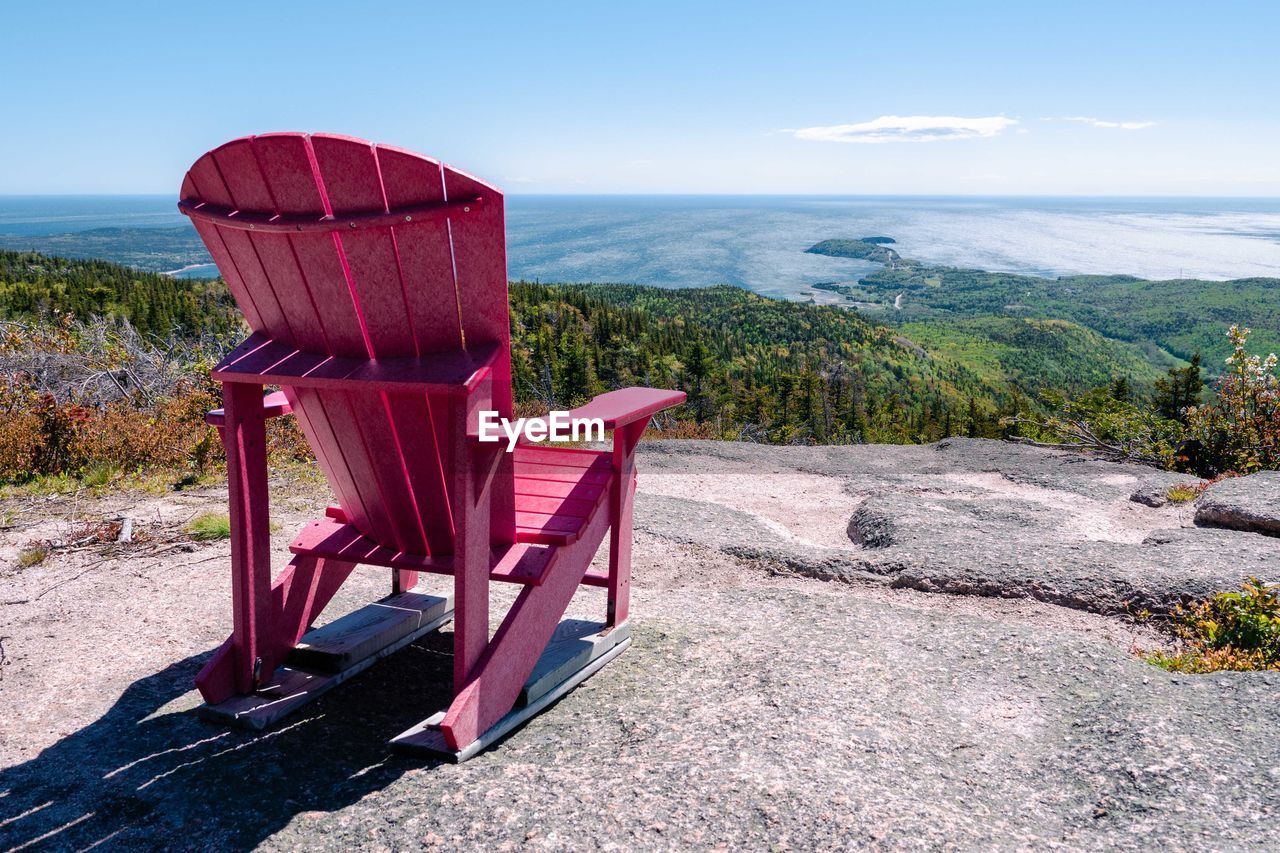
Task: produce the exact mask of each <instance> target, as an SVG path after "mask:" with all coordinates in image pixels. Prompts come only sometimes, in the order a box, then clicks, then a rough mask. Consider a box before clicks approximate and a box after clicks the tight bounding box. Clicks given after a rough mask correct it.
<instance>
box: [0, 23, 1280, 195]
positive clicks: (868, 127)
mask: <svg viewBox="0 0 1280 853" xmlns="http://www.w3.org/2000/svg"><path fill="white" fill-rule="evenodd" d="M2 20H3V22H4V27H3V34H0V81H4V85H3V88H2V89H0V91H3V92H4V96H3V98H4V108H3V114H4V116H5V119H4V122H3V124H2V125H0V193H42V192H59V193H64V192H87V193H153V192H156V193H170V192H176V190H177V187H178V183H179V180H180V178H181V175H182V172H183V171H184V169H185V167H186V166H187V165H188V164H189V163H190V162H191V161H192V160H193V159H195V157H196V156H197V155H199V154H200V153H202V152H203V151H205V150H207V149H208V148H210V147H213V146H215V145H217V144H219V143H221V142H223V141H226V140H227V139H230V138H232V137H235V136H239V135H242V134H245V133H253V132H262V131H268V130H327V131H334V132H341V133H350V134H353V135H356V136H362V137H366V138H371V139H375V140H378V141H384V142H390V143H393V144H398V145H403V146H406V147H410V148H414V149H416V150H419V151H422V152H424V153H428V154H432V155H434V156H438V157H441V158H443V159H445V160H447V161H449V162H451V163H454V164H456V165H458V166H460V167H462V168H464V169H467V170H469V171H472V172H474V173H476V174H478V175H480V176H482V177H485V178H487V179H489V180H492V181H494V182H495V183H497V184H499V185H500V186H503V187H505V188H506V189H507V190H508V191H509V192H529V193H646V192H650V193H853V194H896V193H903V194H1013V195H1017V194H1094V195H1219V196H1237V195H1255V196H1256V195H1262V196H1280V156H1277V152H1280V109H1278V108H1277V104H1280V59H1278V58H1277V57H1280V51H1278V50H1277V41H1280V3H1272V2H1256V3H1248V2H1229V0H1228V2H1218V3H1213V4H1209V3H1203V2H1201V3H1179V2H1170V1H1169V0H1165V1H1164V2H1159V3H1141V2H1131V3H1121V2H1109V3H1097V4H1089V3H1084V2H1079V3H1061V4H1049V3H1039V2H1031V1H1030V0H1023V2H1018V3H997V2H989V3H961V2H950V3H943V2H937V3H922V2H897V0H877V2H873V3H855V2H843V3H803V2H795V3H782V2H769V3H758V4H756V3H736V4H731V3H716V4H711V3H696V2H680V3H664V2H652V0H646V2H643V3H630V4H625V5H624V4H615V3H609V2H602V0H596V2H590V3H529V2H525V3H513V4H498V3H482V2H458V3H447V4H433V3H422V2H418V3H401V2H394V0H382V2H378V3H370V4H362V3H357V2H350V0H347V2H342V3H329V2H320V0H316V2H310V3H305V4H304V3H289V2H276V3H266V2H255V3H238V2H231V0H221V2H217V3H185V2H167V3H148V2H130V3H108V2H96V3H60V2H56V0H51V1H50V2H27V3H22V4H7V5H6V7H5V11H4V12H3V16H2Z"/></svg>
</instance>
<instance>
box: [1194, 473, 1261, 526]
mask: <svg viewBox="0 0 1280 853" xmlns="http://www.w3.org/2000/svg"><path fill="white" fill-rule="evenodd" d="M1198 504H1199V505H1198V506H1197V508H1196V524H1204V525H1211V526H1214V527H1229V528H1232V529H1234V530H1247V531H1250V532H1252V533H1262V534H1265V535H1267V536H1280V471H1262V472H1260V473H1257V474H1250V475H1249V476H1247V477H1234V478H1232V479H1230V480H1223V481H1221V482H1219V483H1214V484H1213V485H1212V486H1210V487H1209V489H1208V490H1207V491H1206V492H1205V493H1204V494H1203V495H1202V496H1201V497H1200V499H1199V501H1198Z"/></svg>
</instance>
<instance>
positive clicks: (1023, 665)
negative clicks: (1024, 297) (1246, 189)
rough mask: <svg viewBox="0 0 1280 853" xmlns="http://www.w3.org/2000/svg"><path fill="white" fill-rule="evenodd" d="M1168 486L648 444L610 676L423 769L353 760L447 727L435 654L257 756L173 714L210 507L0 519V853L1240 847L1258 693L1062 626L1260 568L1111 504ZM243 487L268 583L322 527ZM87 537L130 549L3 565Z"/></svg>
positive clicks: (1059, 466)
mask: <svg viewBox="0 0 1280 853" xmlns="http://www.w3.org/2000/svg"><path fill="white" fill-rule="evenodd" d="M1175 479H1177V480H1179V481H1180V480H1182V479H1185V478H1170V477H1168V476H1167V475H1164V474H1161V473H1159V472H1154V471H1149V470H1146V469H1142V468H1135V467H1130V466H1123V465H1112V464H1109V463H1101V462H1094V461H1089V460H1084V459H1081V458H1079V457H1072V456H1065V455H1059V454H1054V453H1049V452H1045V451H1039V450H1034V449H1031V448H1019V447H1009V446H1007V445H1002V444H996V443H993V442H978V441H953V442H948V443H943V444H940V445H936V446H933V447H914V448H898V447H892V448H890V447H859V448H765V447H756V446H749V445H729V444H716V443H704V442H691V443H678V442H667V443H660V442H650V443H648V444H647V445H646V446H645V450H644V452H643V456H642V459H641V475H640V491H641V494H640V498H639V501H638V508H637V528H638V532H637V534H636V543H635V557H634V559H635V583H634V590H633V595H634V603H633V617H632V627H633V636H634V638H635V640H634V645H633V647H632V648H631V649H630V650H629V651H628V652H627V653H626V654H624V655H623V656H622V657H620V658H619V659H618V660H617V661H615V662H614V663H611V664H610V665H609V666H608V667H606V668H605V669H604V670H602V671H601V672H600V673H599V674H598V675H596V676H595V677H593V678H592V679H590V680H589V681H587V682H586V683H585V684H584V685H582V686H581V687H580V688H578V689H577V690H576V691H574V692H573V693H571V694H569V695H568V696H567V697H565V698H564V699H563V700H561V701H560V702H559V703H558V704H557V705H555V706H554V707H552V708H551V709H550V710H549V711H547V712H546V713H544V714H542V715H541V716H539V717H537V718H535V719H534V720H533V721H531V722H530V723H529V724H528V725H527V726H525V727H524V728H523V729H521V730H520V731H518V732H516V733H515V734H514V735H513V736H512V737H510V738H509V739H508V740H506V741H504V742H503V743H501V744H500V745H498V746H497V747H496V748H494V749H492V750H490V751H488V752H486V753H483V754H481V755H480V756H478V757H477V758H475V759H473V760H472V761H470V762H468V763H466V764H464V765H461V766H457V767H453V766H448V765H444V766H437V765H433V764H430V763H423V762H421V761H417V760H409V759H404V758H400V757H396V756H393V755H390V754H389V753H388V751H387V749H386V746H385V741H386V739H387V738H388V737H389V736H391V735H393V734H395V733H397V732H399V731H401V730H402V729H404V728H405V727H407V726H408V725H409V724H411V723H414V722H416V721H418V720H420V719H421V718H423V717H425V716H427V715H428V714H430V713H432V712H433V711H435V710H437V709H438V708H439V707H441V706H442V705H443V703H445V702H446V701H447V698H448V674H449V671H450V666H451V661H450V657H449V648H450V645H449V641H450V639H451V635H450V634H449V633H448V631H447V630H446V631H445V632H443V633H441V634H436V635H432V636H429V637H427V638H424V639H423V640H422V641H419V642H418V643H415V644H414V645H412V646H410V647H408V648H406V649H405V650H403V651H402V652H399V653H397V654H396V655H394V656H392V657H391V658H389V659H387V660H386V661H383V662H381V663H379V664H378V665H377V666H375V667H373V668H372V669H370V670H369V671H368V672H366V673H364V674H362V675H360V676H358V677H356V678H354V679H352V680H351V681H350V682H349V683H348V684H346V685H343V686H342V687H341V688H339V689H337V690H335V691H334V692H333V693H330V694H328V695H326V696H325V697H323V698H321V699H320V700H319V701H318V702H316V703H315V704H314V705H312V706H310V707H309V708H308V709H306V710H305V711H304V712H302V713H300V714H299V715H298V716H296V717H294V718H291V720H289V721H288V722H287V723H285V724H284V725H282V726H281V727H279V728H278V729H276V730H273V731H268V732H266V733H257V734H251V733H244V732H232V731H226V730H223V729H220V728H217V727H214V726H210V725H208V724H205V723H202V722H201V721H199V720H198V719H197V718H196V717H195V715H194V714H193V713H192V709H193V708H194V707H195V705H196V704H197V703H198V697H197V696H196V695H195V694H194V692H192V691H191V689H190V687H191V680H192V678H193V677H194V675H195V673H196V672H197V671H198V669H199V668H200V666H201V665H202V664H203V663H204V661H206V660H207V659H208V656H209V654H210V653H211V651H212V649H213V648H214V647H215V646H216V644H217V643H218V642H219V641H220V640H221V639H222V637H223V636H225V631H226V628H227V623H228V621H229V616H228V603H227V602H228V601H229V583H228V578H227V571H226V558H227V546H226V543H213V544H200V545H191V546H188V545H185V544H184V545H181V546H179V547H170V546H164V547H163V548H161V549H159V550H157V546H156V543H157V542H161V541H164V540H165V536H166V531H171V530H173V529H177V528H180V526H181V524H182V523H184V522H185V520H186V519H188V518H189V517H190V516H192V515H194V514H195V513H197V512H201V511H206V510H208V509H212V508H215V507H216V506H218V505H219V503H220V502H223V501H225V491H219V490H213V489H209V490H205V491H202V492H197V493H193V494H182V495H178V496H166V497H163V498H153V497H128V496H115V497H112V498H109V499H106V500H103V501H99V502H97V503H90V504H87V505H86V503H85V502H80V503H78V504H76V505H75V506H72V504H71V502H69V501H68V502H40V501H37V500H32V501H30V502H27V503H23V504H21V505H18V506H4V507H0V510H13V511H15V517H16V518H18V519H19V522H18V526H19V529H18V530H16V531H5V532H3V533H0V537H3V538H0V560H5V561H6V562H4V564H3V566H4V567H3V568H0V589H2V590H3V592H0V599H3V601H0V638H3V640H2V641H0V647H2V648H3V650H4V652H3V655H2V656H0V660H3V664H0V849H8V848H10V847H16V846H18V845H22V844H30V843H33V842H34V846H37V847H42V848H52V849H81V848H84V847H88V846H90V845H94V844H100V845H103V846H104V847H112V848H121V847H124V848H128V847H144V848H153V847H161V846H168V847H177V848H197V847H199V848H210V847H212V848H224V849H225V848H230V849H243V848H247V847H252V846H258V845H260V846H263V847H265V848H267V849H303V848H305V849H322V850H323V849H328V850H348V849H352V848H387V849H401V848H422V847H425V848H429V849H459V848H461V849H476V850H493V849H508V848H512V847H533V848H554V849H563V848H566V847H573V848H587V849H592V848H603V847H615V848H616V847H622V848H636V847H643V848H679V849H688V848H702V847H711V846H714V845H716V844H723V845H729V846H735V847H750V848H761V847H799V848H830V847H850V846H860V845H877V846H892V847H899V846H909V847H926V848H943V847H960V848H969V849H972V848H984V849H985V848H992V847H1000V848H1008V847H1024V846H1049V845H1054V844H1060V845H1064V846H1067V847H1071V848H1081V847H1084V848H1090V849H1094V848H1111V849H1149V848H1151V847H1156V846H1171V847H1175V848H1191V847H1195V848H1241V847H1249V846H1256V847H1264V846H1268V845H1270V844H1272V843H1273V842H1274V838H1275V834H1274V833H1275V821H1276V817H1277V814H1278V810H1280V703H1277V702H1276V701H1275V699H1276V695H1277V690H1280V673H1255V674H1234V673H1232V674H1217V675H1211V676H1178V675H1170V674H1169V673H1166V672H1164V671H1162V670H1159V669H1156V668H1154V667H1152V666H1150V665H1148V664H1146V663H1145V662H1143V661H1142V660H1141V659H1140V658H1139V657H1137V656H1136V655H1135V654H1134V648H1146V649H1153V648H1157V647H1160V646H1161V645H1162V643H1163V642H1164V641H1163V639H1162V637H1161V636H1160V635H1158V634H1156V633H1154V632H1153V631H1152V630H1151V629H1149V628H1145V627H1143V626H1140V625H1135V624H1134V623H1132V622H1130V621H1128V620H1125V619H1119V618H1115V617H1113V616H1106V615H1100V613H1099V612H1086V611H1088V610H1093V611H1100V612H1106V613H1112V612H1116V611H1118V610H1120V609H1122V607H1121V605H1120V602H1121V601H1122V600H1123V599H1125V598H1126V597H1131V596H1133V595H1138V594H1141V595H1142V596H1146V599H1150V600H1152V601H1157V600H1158V601H1165V600H1172V599H1173V598H1175V597H1177V596H1179V595H1185V594H1198V591H1200V590H1206V589H1212V588H1215V587H1218V586H1221V587H1224V588H1225V587H1229V586H1233V585H1235V584H1236V583H1238V580H1239V577H1240V576H1242V574H1247V573H1250V572H1253V573H1257V572H1260V571H1261V572H1262V573H1263V574H1264V576H1265V575H1266V574H1267V572H1265V571H1263V569H1264V568H1266V566H1267V565H1270V566H1274V565H1276V563H1275V552H1274V551H1268V550H1266V549H1268V548H1274V547H1275V546H1276V545H1277V544H1278V540H1276V539H1274V538H1270V537H1264V536H1259V535H1257V534H1252V533H1243V532H1238V531H1233V530H1221V529H1205V528H1196V527H1194V526H1192V519H1191V517H1190V514H1191V510H1190V509H1189V508H1187V507H1185V506H1184V507H1176V506H1169V507H1164V508H1161V509H1158V510H1157V509H1154V508H1149V507H1144V506H1141V505H1138V504H1135V503H1133V502H1131V501H1130V500H1129V495H1130V494H1132V493H1133V492H1134V491H1135V490H1136V489H1137V488H1140V487H1141V486H1142V485H1144V484H1149V485H1159V484H1160V483H1168V482H1174V481H1175ZM273 486H274V490H275V491H274V493H275V494H276V495H280V496H282V498H281V500H280V501H279V502H278V504H277V507H276V508H275V511H273V519H275V520H278V521H279V522H280V525H281V529H280V531H279V532H278V533H277V534H275V540H276V541H275V542H274V546H275V554H276V556H277V557H278V558H279V560H280V562H281V563H283V562H284V559H285V558H286V556H287V555H286V553H285V550H286V548H285V546H286V545H287V542H288V540H289V539H290V538H291V536H292V534H293V532H294V531H295V530H296V529H297V527H298V526H300V525H301V524H302V523H303V522H304V521H305V520H306V519H308V518H310V517H311V516H312V514H314V513H315V512H316V511H317V510H318V509H319V508H321V507H323V506H324V505H325V501H326V497H327V496H326V495H325V494H324V493H323V490H322V489H321V488H319V487H317V486H316V485H314V484H310V485H308V484H306V483H301V484H300V483H297V482H290V483H275V484H273ZM120 514H127V515H129V516H130V517H132V518H134V519H137V520H138V522H137V524H136V526H135V530H136V532H137V534H138V535H137V536H136V537H135V538H136V539H137V540H138V541H137V542H136V543H134V544H130V545H128V546H118V545H117V546H105V547H104V548H103V549H101V550H99V551H92V550H81V551H74V552H71V551H69V552H65V553H63V552H60V553H55V554H54V556H52V557H51V558H50V559H49V560H47V561H45V562H44V563H41V564H39V565H37V566H34V567H31V568H28V569H25V570H21V571H19V570H17V569H16V568H13V565H14V564H13V563H12V561H11V559H10V558H9V556H8V555H9V554H11V553H12V552H13V550H14V549H16V548H18V547H20V546H21V544H22V543H23V542H24V541H26V540H28V539H30V538H35V537H51V536H54V535H59V534H60V532H61V531H62V530H63V529H64V528H67V529H76V528H75V527H74V525H79V524H82V523H83V521H84V520H85V519H86V518H87V517H104V516H116V515H120ZM851 520H852V523H851ZM851 530H852V532H853V533H854V535H856V536H858V537H860V538H861V540H862V544H860V545H859V544H855V543H854V542H853V541H851V540H850V531H851ZM148 542H149V543H150V544H148ZM188 547H189V550H187V549H188ZM1224 549H1226V551H1227V553H1226V555H1225V556H1219V555H1221V554H1222V553H1223V550H1224ZM1233 549H1234V550H1233ZM1256 553H1263V554H1269V555H1271V556H1269V557H1266V558H1265V559H1259V560H1258V561H1256V564H1255V563H1250V564H1248V565H1247V566H1245V567H1242V566H1240V565H1235V561H1239V560H1245V561H1246V562H1247V561H1248V560H1249V559H1250V558H1251V555H1254V554H1256ZM1267 560H1270V561H1271V562H1270V563H1267ZM1272 571H1274V570H1272ZM385 574H386V573H385V572H383V571H379V570H372V569H370V570H365V571H363V572H361V573H358V574H357V575H353V580H352V581H350V582H349V583H348V586H347V587H346V588H344V590H343V593H342V594H341V596H340V597H339V599H338V600H336V601H335V603H334V605H333V606H332V607H331V608H330V610H331V611H332V612H326V618H332V617H334V616H337V615H341V613H342V612H344V611H345V610H347V609H349V608H351V607H353V606H356V605H358V604H360V603H362V602H364V601H367V600H369V598H371V597H375V596H378V595H381V594H384V593H385V591H386V587H387V578H386V577H385ZM814 577H821V578H826V579H832V580H837V579H838V580H843V581H848V582H847V583H821V582H818V581H816V580H814ZM427 584H428V588H440V587H441V585H442V581H441V579H438V578H437V579H434V580H428V581H427ZM1091 585H1098V586H1100V587H1101V588H1102V591H1100V592H1096V593H1095V592H1090V586H1091ZM910 587H917V588H920V589H947V590H952V591H966V592H976V593H979V595H978V596H960V595H937V594H931V593H927V592H921V591H919V590H918V589H912V588H910ZM989 596H999V597H994V598H993V597H989ZM1022 596H1029V597H1022ZM1037 598H1039V599H1044V600H1060V601H1062V602H1063V603H1066V604H1069V605H1071V606H1070V607H1061V606H1056V605H1053V604H1048V603H1045V601H1038V600H1035V599H1037ZM509 600H510V599H509V590H502V591H499V592H497V593H495V605H497V604H505V602H506V601H509ZM1080 608H1084V609H1080ZM496 609H498V608H497V607H496V606H495V610H496ZM602 609H603V599H602V596H601V594H600V592H599V591H598V590H591V589H584V590H583V591H582V592H581V593H580V594H579V597H578V599H575V604H574V607H573V609H572V611H571V614H570V615H574V616H587V617H592V616H596V615H598V614H599V612H600V611H602Z"/></svg>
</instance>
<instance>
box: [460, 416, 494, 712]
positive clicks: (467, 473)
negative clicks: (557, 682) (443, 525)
mask: <svg viewBox="0 0 1280 853" xmlns="http://www.w3.org/2000/svg"><path fill="white" fill-rule="evenodd" d="M472 405H473V404H472V399H471V398H467V399H459V400H452V401H449V403H448V407H449V416H450V418H451V419H452V420H453V423H452V428H451V430H450V435H451V436H452V438H451V445H452V446H451V447H450V453H451V455H452V460H451V461H452V464H451V466H450V468H451V470H452V471H453V476H452V482H451V483H450V484H449V485H450V489H449V509H450V512H451V514H452V516H453V529H454V541H453V606H454V611H453V626H454V627H453V631H454V637H453V689H454V691H455V692H457V691H459V690H461V689H462V686H463V685H464V684H465V683H466V681H467V678H468V676H469V675H470V673H471V671H472V669H473V668H474V667H475V665H476V662H477V661H478V660H479V659H480V655H481V654H482V653H483V652H484V649H485V646H486V645H487V644H488V642H489V560H490V512H491V507H490V501H489V497H490V486H491V483H492V480H493V473H494V470H495V469H496V467H497V462H498V459H497V456H496V455H495V453H494V452H492V451H489V450H487V449H479V448H477V447H475V446H473V445H472V444H471V442H469V441H467V440H466V438H465V436H466V435H467V432H468V430H467V426H468V423H469V421H471V420H472V413H471V409H472Z"/></svg>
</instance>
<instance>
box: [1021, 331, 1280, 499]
mask: <svg viewBox="0 0 1280 853" xmlns="http://www.w3.org/2000/svg"><path fill="white" fill-rule="evenodd" d="M1226 336H1227V339H1228V340H1229V341H1230V342H1231V345H1232V352H1231V355H1229V356H1228V357H1227V358H1226V359H1225V363H1226V366H1227V371H1226V372H1225V373H1224V374H1223V375H1222V376H1221V377H1219V379H1218V380H1217V381H1216V382H1215V383H1214V388H1213V391H1214V393H1213V394H1212V396H1211V397H1210V399H1209V400H1208V401H1205V402H1201V400H1200V396H1201V394H1202V385H1203V382H1202V379H1201V376H1200V367H1199V358H1195V359H1194V360H1193V361H1192V363H1191V364H1189V365H1188V366H1187V367H1185V368H1174V369H1170V370H1169V372H1168V376H1167V377H1166V378H1165V379H1163V380H1161V381H1159V382H1157V383H1156V385H1155V395H1154V398H1153V399H1136V398H1135V396H1134V394H1133V392H1132V390H1131V389H1130V388H1129V386H1128V384H1127V383H1125V382H1120V381H1117V382H1115V383H1112V385H1111V386H1110V387H1108V388H1103V389H1096V390H1094V391H1091V392H1089V393H1087V394H1084V395H1081V396H1079V397H1076V398H1073V399H1067V398H1065V397H1063V396H1062V395H1060V394H1052V393H1047V394H1045V395H1044V401H1045V402H1046V403H1047V404H1048V405H1049V406H1050V408H1051V409H1052V411H1053V414H1051V415H1050V416H1049V417H1048V418H1040V417H1037V416H1035V415H1032V414H1021V415H1019V416H1018V417H1015V418H1011V419H1010V420H1009V422H1008V423H1009V424H1010V425H1012V426H1014V427H1015V428H1016V429H1017V430H1018V434H1017V436H1016V437H1015V439H1016V440H1020V441H1024V442H1028V443H1033V444H1055V445H1057V446H1068V447H1074V448H1077V449H1080V450H1086V451H1090V452H1093V453H1098V454H1101V455H1104V456H1108V457H1111V458H1115V459H1124V460H1130V461H1137V462H1144V463H1147V464H1151V465H1156V466H1159V467H1162V468H1168V469H1170V470H1177V471H1185V472H1187V473H1193V474H1196V475H1198V476H1201V477H1216V476H1221V475H1223V474H1227V473H1234V474H1250V473H1253V472H1255V471H1263V470H1276V469H1277V468H1280V378H1278V377H1277V375H1276V363H1277V358H1276V355H1275V354H1274V353H1272V354H1270V355H1267V356H1265V357H1263V356H1261V355H1255V354H1250V352H1249V338H1250V330H1249V329H1245V328H1241V327H1239V326H1232V327H1231V328H1230V329H1228V330H1227V335H1226Z"/></svg>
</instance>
